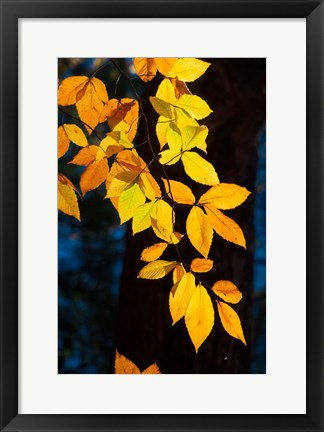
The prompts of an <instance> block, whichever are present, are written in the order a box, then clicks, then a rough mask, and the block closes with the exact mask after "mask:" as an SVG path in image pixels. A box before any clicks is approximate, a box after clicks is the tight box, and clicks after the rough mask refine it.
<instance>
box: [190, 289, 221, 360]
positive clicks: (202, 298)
mask: <svg viewBox="0 0 324 432" xmlns="http://www.w3.org/2000/svg"><path fill="white" fill-rule="evenodd" d="M214 319H215V314H214V307H213V304H212V301H211V299H210V297H209V295H208V293H207V291H206V288H204V287H203V286H202V285H200V284H199V285H198V286H197V288H196V289H195V291H194V293H193V294H192V296H191V299H190V302H189V305H188V308H187V310H186V313H185V323H186V327H187V330H188V333H189V336H190V339H191V340H192V343H193V344H194V347H195V350H196V352H198V349H199V347H200V346H201V344H202V343H203V342H204V341H205V339H206V338H207V336H208V335H209V334H210V332H211V330H212V328H213V325H214Z"/></svg>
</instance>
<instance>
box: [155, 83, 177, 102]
mask: <svg viewBox="0 0 324 432" xmlns="http://www.w3.org/2000/svg"><path fill="white" fill-rule="evenodd" d="M156 97H157V98H158V99H161V100H163V101H165V102H167V103H169V104H171V105H174V104H175V103H176V101H177V98H176V96H175V89H174V86H173V85H172V83H171V81H170V80H169V79H167V78H166V79H164V80H163V81H161V83H160V85H159V87H158V89H157V92H156Z"/></svg>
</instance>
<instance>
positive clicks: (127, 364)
mask: <svg viewBox="0 0 324 432" xmlns="http://www.w3.org/2000/svg"><path fill="white" fill-rule="evenodd" d="M140 373H141V372H140V370H139V369H138V367H137V366H136V365H135V364H134V363H133V362H132V361H130V360H128V358H126V357H125V356H123V355H121V354H119V352H118V351H117V350H116V357H115V374H140Z"/></svg>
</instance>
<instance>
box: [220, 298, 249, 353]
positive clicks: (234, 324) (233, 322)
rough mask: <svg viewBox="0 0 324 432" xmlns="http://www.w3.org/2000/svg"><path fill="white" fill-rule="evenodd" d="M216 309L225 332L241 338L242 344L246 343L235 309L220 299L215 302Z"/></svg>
mask: <svg viewBox="0 0 324 432" xmlns="http://www.w3.org/2000/svg"><path fill="white" fill-rule="evenodd" d="M217 309H218V313H219V317H220V320H221V322H222V324H223V327H224V329H225V330H226V331H227V333H228V334H229V335H231V336H233V337H235V338H236V339H239V340H241V341H242V342H243V343H244V345H246V341H245V338H244V334H243V329H242V325H241V321H240V318H239V316H238V315H237V313H236V312H235V310H234V309H233V308H231V306H229V305H228V304H226V303H223V302H221V301H219V302H217Z"/></svg>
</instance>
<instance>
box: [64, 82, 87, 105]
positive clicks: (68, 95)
mask: <svg viewBox="0 0 324 432" xmlns="http://www.w3.org/2000/svg"><path fill="white" fill-rule="evenodd" d="M88 82H89V78H88V77H86V76H72V77H69V78H65V79H64V80H63V81H62V82H61V84H60V86H59V89H58V104H59V105H61V106H67V105H74V104H75V103H76V102H77V101H78V100H79V98H80V95H82V90H83V88H84V86H85V85H86V84H87V83H88Z"/></svg>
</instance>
